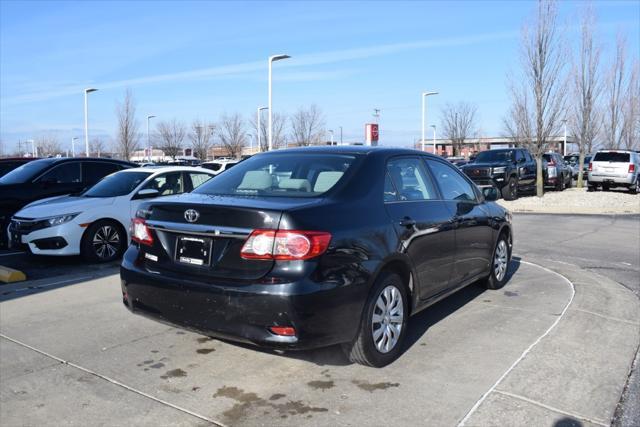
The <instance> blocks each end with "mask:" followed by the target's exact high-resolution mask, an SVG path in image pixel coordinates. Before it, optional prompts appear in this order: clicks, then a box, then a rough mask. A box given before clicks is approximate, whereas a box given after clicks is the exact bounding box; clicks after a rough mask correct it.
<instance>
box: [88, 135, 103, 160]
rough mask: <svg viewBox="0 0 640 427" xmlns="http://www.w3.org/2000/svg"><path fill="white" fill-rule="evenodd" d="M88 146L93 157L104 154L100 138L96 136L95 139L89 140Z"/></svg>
mask: <svg viewBox="0 0 640 427" xmlns="http://www.w3.org/2000/svg"><path fill="white" fill-rule="evenodd" d="M90 146H91V152H92V153H93V155H95V156H97V157H100V156H101V155H102V154H104V149H105V143H104V139H103V138H102V137H99V136H96V137H95V138H93V139H92V140H91V144H90Z"/></svg>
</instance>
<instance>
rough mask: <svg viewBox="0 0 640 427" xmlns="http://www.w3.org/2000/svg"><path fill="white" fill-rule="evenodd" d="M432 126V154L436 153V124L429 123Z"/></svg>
mask: <svg viewBox="0 0 640 427" xmlns="http://www.w3.org/2000/svg"><path fill="white" fill-rule="evenodd" d="M431 127H432V128H433V154H436V125H431Z"/></svg>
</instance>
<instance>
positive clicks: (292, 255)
mask: <svg viewBox="0 0 640 427" xmlns="http://www.w3.org/2000/svg"><path fill="white" fill-rule="evenodd" d="M330 241H331V234H330V233H326V232H323V231H301V230H278V231H275V230H253V232H252V233H251V235H250V236H249V238H248V239H247V241H246V242H245V243H244V245H243V246H242V250H241V251H240V256H241V257H242V258H244V259H276V260H304V259H310V258H314V257H317V256H319V255H322V254H323V253H324V252H325V251H326V250H327V248H328V247H329V242H330Z"/></svg>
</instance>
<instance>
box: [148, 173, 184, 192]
mask: <svg viewBox="0 0 640 427" xmlns="http://www.w3.org/2000/svg"><path fill="white" fill-rule="evenodd" d="M144 188H145V189H147V188H151V189H153V190H158V194H159V195H160V196H171V195H172V194H180V193H182V188H183V186H182V172H170V173H165V174H162V175H158V176H156V177H155V178H153V179H151V180H150V181H149V182H148V183H147V184H145V186H144Z"/></svg>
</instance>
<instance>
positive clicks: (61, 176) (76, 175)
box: [38, 162, 80, 184]
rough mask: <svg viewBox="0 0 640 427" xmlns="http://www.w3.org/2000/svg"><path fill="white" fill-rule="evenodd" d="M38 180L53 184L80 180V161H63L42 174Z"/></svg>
mask: <svg viewBox="0 0 640 427" xmlns="http://www.w3.org/2000/svg"><path fill="white" fill-rule="evenodd" d="M38 181H40V182H48V183H53V184H71V183H75V182H80V163H79V162H68V163H63V164H61V165H59V166H56V167H54V168H53V169H51V170H50V171H49V172H47V173H45V174H44V175H42V177H40V179H39V180H38Z"/></svg>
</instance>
